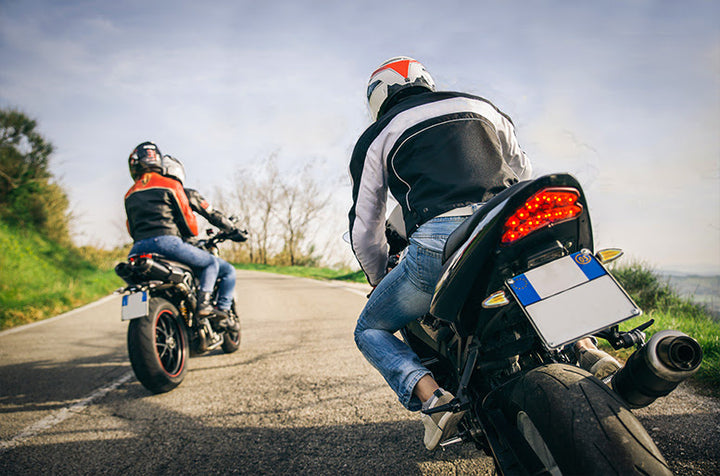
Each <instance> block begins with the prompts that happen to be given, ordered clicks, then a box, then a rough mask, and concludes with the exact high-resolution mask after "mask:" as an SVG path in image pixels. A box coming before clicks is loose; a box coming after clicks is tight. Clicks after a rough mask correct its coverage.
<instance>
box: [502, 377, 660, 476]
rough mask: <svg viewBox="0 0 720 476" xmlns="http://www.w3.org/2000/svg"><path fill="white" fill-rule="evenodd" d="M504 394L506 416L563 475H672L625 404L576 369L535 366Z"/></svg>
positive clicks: (546, 461) (537, 452)
mask: <svg viewBox="0 0 720 476" xmlns="http://www.w3.org/2000/svg"><path fill="white" fill-rule="evenodd" d="M506 397H507V398H506V399H505V403H504V405H505V408H504V411H505V415H506V416H507V418H508V419H509V420H510V422H511V423H513V424H515V426H516V427H517V428H518V429H519V430H520V432H521V433H522V434H523V436H524V437H525V440H526V441H527V442H528V443H530V446H531V447H532V448H533V449H534V450H535V452H536V454H538V456H539V457H540V459H541V460H542V461H543V462H544V463H546V465H548V467H550V465H551V463H552V462H553V460H554V462H555V463H556V464H557V466H556V467H555V469H556V470H557V469H558V467H559V470H560V471H561V472H562V474H583V475H585V474H615V475H628V474H643V475H662V474H672V473H671V472H670V470H669V469H668V466H667V463H666V462H665V459H664V458H663V456H662V454H660V451H659V450H658V448H657V446H655V443H654V442H653V441H652V439H651V438H650V436H649V435H648V433H647V431H646V430H645V428H643V426H642V425H641V424H640V422H639V421H638V420H637V419H636V418H635V416H634V415H633V414H632V412H631V411H630V410H629V409H628V408H627V407H626V406H625V404H624V403H623V402H622V401H621V400H620V399H619V398H618V397H617V395H615V394H614V393H613V392H612V390H610V389H609V388H608V387H607V386H606V385H605V384H603V383H602V382H601V381H599V380H598V379H596V378H595V377H593V376H592V375H590V374H589V373H587V372H585V371H584V370H582V369H580V368H578V367H573V366H570V365H563V364H551V365H546V366H543V367H539V368H537V369H534V370H532V371H530V372H528V373H527V374H526V375H524V376H523V377H521V378H520V379H519V380H518V381H517V382H516V383H514V384H513V385H512V387H511V388H510V389H508V391H507V393H506ZM543 447H544V448H543ZM545 448H546V449H547V451H544V450H545ZM548 451H549V452H548ZM543 453H544V455H543ZM553 474H557V471H555V472H553Z"/></svg>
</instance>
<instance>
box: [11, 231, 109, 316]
mask: <svg viewBox="0 0 720 476" xmlns="http://www.w3.org/2000/svg"><path fill="white" fill-rule="evenodd" d="M0 249H2V250H3V251H2V255H0V330H1V329H8V328H10V327H15V326H18V325H21V324H27V323H30V322H34V321H38V320H41V319H45V318H47V317H51V316H55V315H57V314H60V313H62V312H65V311H68V310H70V309H73V308H75V307H78V306H80V305H83V304H86V303H88V302H92V301H94V300H96V299H98V298H100V297H102V296H106V295H108V294H109V293H110V292H111V291H112V290H114V289H116V288H118V287H120V286H121V285H122V281H121V280H120V278H118V277H117V276H116V275H115V273H114V271H113V268H112V265H111V262H112V261H111V258H110V257H109V256H107V253H102V252H93V253H90V252H89V251H88V250H81V249H68V248H65V247H62V246H60V245H58V244H56V243H54V242H52V241H50V240H47V239H45V238H43V237H42V236H40V235H38V234H37V233H35V232H33V231H32V230H23V229H19V228H17V227H15V226H13V225H10V224H7V223H4V222H2V221H0Z"/></svg>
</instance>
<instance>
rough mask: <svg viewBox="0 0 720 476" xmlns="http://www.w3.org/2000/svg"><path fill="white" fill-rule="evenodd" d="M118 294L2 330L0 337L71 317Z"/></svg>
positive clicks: (116, 296)
mask: <svg viewBox="0 0 720 476" xmlns="http://www.w3.org/2000/svg"><path fill="white" fill-rule="evenodd" d="M118 296H119V295H117V294H111V295H109V296H105V297H104V298H101V299H98V300H97V301H94V302H91V303H90V304H86V305H84V306H81V307H78V308H77V309H73V310H72V311H68V312H66V313H64V314H60V315H59V316H55V317H51V318H49V319H44V320H42V321H37V322H32V323H30V324H25V325H22V326H18V327H13V328H12V329H8V330H6V331H2V332H0V337H2V336H6V335H8V334H13V333H15V332H19V331H24V330H25V329H29V328H31V327H35V326H41V325H43V324H47V323H48V322H52V321H57V320H58V319H62V318H65V317H70V316H72V315H74V314H77V313H78V312H81V311H84V310H86V309H90V308H93V307H95V306H99V305H100V304H103V303H104V302H107V301H109V300H111V299H113V298H115V299H118Z"/></svg>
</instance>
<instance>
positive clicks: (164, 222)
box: [125, 142, 245, 318]
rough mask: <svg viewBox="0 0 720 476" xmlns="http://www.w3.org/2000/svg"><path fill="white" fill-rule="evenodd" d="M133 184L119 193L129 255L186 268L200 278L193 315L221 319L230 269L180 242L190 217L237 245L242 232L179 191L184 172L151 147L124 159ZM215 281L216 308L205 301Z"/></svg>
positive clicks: (229, 291)
mask: <svg viewBox="0 0 720 476" xmlns="http://www.w3.org/2000/svg"><path fill="white" fill-rule="evenodd" d="M128 163H129V167H130V174H131V176H132V177H133V179H134V180H135V183H134V184H133V186H132V187H131V188H130V190H128V192H127V193H126V194H125V211H126V213H127V227H128V231H129V232H130V236H132V238H133V241H134V244H133V247H132V249H131V251H130V255H134V254H141V253H158V254H161V255H163V256H165V257H167V258H169V259H173V260H175V261H179V262H182V263H186V264H188V265H189V266H191V267H193V268H194V269H196V271H197V272H198V275H199V278H200V292H199V296H198V315H199V316H209V315H211V314H215V315H216V316H218V317H221V318H222V317H227V315H226V311H228V310H229V309H230V306H231V304H232V298H233V294H234V289H235V269H234V268H233V267H232V265H230V264H229V263H227V262H226V261H224V260H222V259H220V258H218V257H216V256H213V255H212V254H210V253H208V252H207V251H203V250H201V249H199V248H197V247H195V246H192V245H190V244H188V243H186V242H185V241H187V240H191V239H193V238H194V237H196V236H197V235H198V224H197V220H196V217H195V215H194V213H193V212H197V213H198V214H200V215H201V216H203V217H204V218H206V219H207V220H208V221H209V222H210V223H211V224H213V225H215V226H217V227H218V228H220V229H222V230H223V231H226V232H228V233H235V234H236V235H237V236H236V237H235V238H234V239H235V241H243V240H244V239H245V238H244V232H242V231H240V230H238V228H237V227H236V226H235V225H234V223H233V222H232V221H231V220H230V219H228V218H227V217H226V216H225V215H223V214H222V213H221V212H219V211H217V210H215V209H213V208H212V206H211V205H210V203H209V202H208V201H207V200H205V199H204V198H203V197H202V195H200V194H199V193H198V192H197V191H196V190H192V189H185V188H183V182H184V180H185V170H184V167H183V166H182V164H181V163H180V162H179V161H178V160H177V159H175V158H174V157H171V156H169V155H166V156H164V157H163V156H162V155H161V153H160V150H159V149H158V148H157V146H156V145H155V144H153V143H152V142H143V143H142V144H140V145H138V146H137V147H136V148H135V149H134V150H133V152H132V153H131V155H130V158H129V160H128ZM216 279H218V280H219V282H218V299H217V306H216V307H215V308H213V305H212V302H211V296H212V291H213V287H214V286H215V281H216Z"/></svg>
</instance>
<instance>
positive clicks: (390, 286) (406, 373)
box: [355, 217, 467, 411]
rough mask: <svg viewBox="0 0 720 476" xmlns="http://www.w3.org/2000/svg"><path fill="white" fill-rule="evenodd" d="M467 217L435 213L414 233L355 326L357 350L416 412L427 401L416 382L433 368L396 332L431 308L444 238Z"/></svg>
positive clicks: (403, 401)
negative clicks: (418, 392) (418, 394)
mask: <svg viewBox="0 0 720 476" xmlns="http://www.w3.org/2000/svg"><path fill="white" fill-rule="evenodd" d="M466 218H467V217H439V218H433V219H432V220H430V221H428V222H426V223H424V224H423V225H422V226H420V228H418V229H417V230H416V231H415V232H414V233H413V234H412V235H411V236H410V240H409V241H410V244H409V246H408V248H407V250H406V255H405V257H404V258H403V260H402V261H400V264H399V265H397V266H396V267H395V268H394V269H393V270H392V271H390V273H388V275H387V276H385V278H383V280H382V281H381V282H380V284H378V286H377V288H375V290H374V291H373V292H372V294H371V295H370V298H369V299H368V302H367V304H366V305H365V308H364V309H363V311H362V312H361V313H360V317H359V318H358V322H357V326H356V327H355V343H356V344H357V346H358V349H360V352H362V354H363V355H364V356H365V358H366V359H367V360H368V362H370V363H371V364H372V365H373V367H375V368H376V369H377V370H378V371H379V372H380V374H382V376H383V377H384V378H385V381H386V382H387V383H388V384H389V385H390V387H391V388H392V389H393V390H394V391H395V393H396V394H397V396H398V399H399V400H400V403H402V404H403V406H404V407H405V408H407V409H408V410H411V411H417V410H420V407H421V404H422V402H420V400H419V399H418V398H417V397H416V396H415V395H413V390H414V388H415V384H417V382H418V380H420V379H421V378H422V377H423V376H425V375H428V374H430V371H429V370H428V369H426V368H425V367H423V365H422V364H421V363H420V359H419V358H418V356H417V355H416V354H415V352H413V350H412V349H411V348H410V347H409V346H408V345H407V344H405V342H403V341H402V340H400V339H399V338H397V337H396V336H395V335H394V333H395V332H396V331H398V330H400V329H402V328H403V327H405V325H407V324H408V323H409V322H412V321H414V320H416V319H419V318H421V317H422V316H424V315H425V314H427V312H428V311H429V310H430V301H431V300H432V296H433V292H434V291H435V284H436V283H437V281H438V279H439V278H440V274H441V272H442V251H443V247H444V246H445V241H447V238H448V236H449V235H450V233H452V232H453V231H454V230H455V228H457V227H458V225H460V223H462V222H463V221H464V220H465V219H466Z"/></svg>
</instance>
